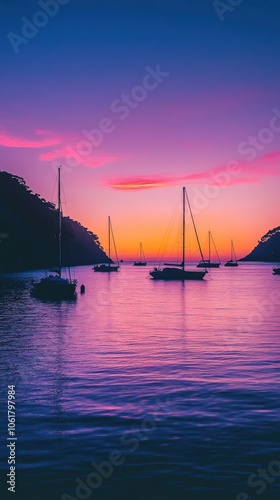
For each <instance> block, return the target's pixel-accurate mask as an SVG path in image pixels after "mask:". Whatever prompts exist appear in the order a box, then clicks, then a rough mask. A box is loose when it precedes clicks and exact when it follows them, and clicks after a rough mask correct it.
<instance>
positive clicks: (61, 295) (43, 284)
mask: <svg viewBox="0 0 280 500" xmlns="http://www.w3.org/2000/svg"><path fill="white" fill-rule="evenodd" d="M60 168H61V167H59V168H58V267H57V268H55V269H51V270H50V272H51V273H52V274H50V275H49V276H46V277H45V278H42V279H41V280H40V281H39V282H38V283H33V285H32V294H33V295H34V296H36V297H38V298H46V299H72V298H75V296H76V287H77V281H76V280H72V279H71V276H70V270H69V279H67V278H62V277H61V238H62V225H61V222H62V214H61V196H60V184H61V181H60Z"/></svg>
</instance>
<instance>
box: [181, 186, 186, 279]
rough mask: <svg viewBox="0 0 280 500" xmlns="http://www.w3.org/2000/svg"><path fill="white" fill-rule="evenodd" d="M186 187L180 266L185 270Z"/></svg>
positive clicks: (184, 192) (184, 190) (184, 189)
mask: <svg viewBox="0 0 280 500" xmlns="http://www.w3.org/2000/svg"><path fill="white" fill-rule="evenodd" d="M185 228H186V188H185V187H183V256H182V257H183V258H182V268H183V271H184V270H185V246H186V234H185V232H186V231H185Z"/></svg>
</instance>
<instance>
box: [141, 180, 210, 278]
mask: <svg viewBox="0 0 280 500" xmlns="http://www.w3.org/2000/svg"><path fill="white" fill-rule="evenodd" d="M186 198H187V202H188V206H189V210H190V214H191V218H192V222H193V225H194V230H195V235H196V238H197V242H198V246H199V250H200V253H201V257H202V259H203V255H202V251H201V247H200V243H199V240H198V234H197V231H196V227H195V223H194V218H193V215H192V211H191V207H190V203H189V199H188V196H187V193H186V188H185V187H184V188H183V244H182V262H181V264H165V265H167V266H172V267H164V268H163V269H160V268H157V267H155V268H154V270H153V271H151V272H150V276H152V278H153V279H155V280H166V281H173V280H177V281H185V280H202V279H203V278H204V276H205V274H207V270H206V269H205V270H204V271H189V270H188V271H186V270H185V247H186V228H185V226H186Z"/></svg>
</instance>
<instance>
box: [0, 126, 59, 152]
mask: <svg viewBox="0 0 280 500" xmlns="http://www.w3.org/2000/svg"><path fill="white" fill-rule="evenodd" d="M35 135H37V136H39V137H40V138H39V139H38V138H33V139H27V138H22V137H16V136H12V135H10V134H8V133H6V132H4V131H3V130H0V146H4V147H6V148H44V147H47V146H55V145H57V144H60V143H61V138H59V137H57V136H55V135H53V134H52V133H51V132H47V131H43V130H37V131H35Z"/></svg>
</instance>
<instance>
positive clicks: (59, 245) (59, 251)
mask: <svg viewBox="0 0 280 500" xmlns="http://www.w3.org/2000/svg"><path fill="white" fill-rule="evenodd" d="M60 170H61V167H58V193H57V194H58V270H59V276H60V277H61V193H60Z"/></svg>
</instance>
